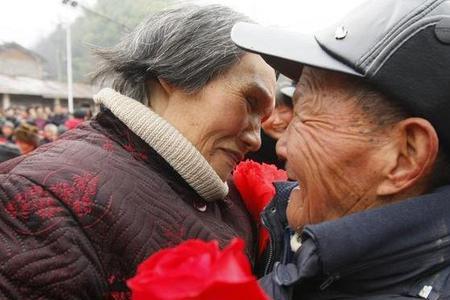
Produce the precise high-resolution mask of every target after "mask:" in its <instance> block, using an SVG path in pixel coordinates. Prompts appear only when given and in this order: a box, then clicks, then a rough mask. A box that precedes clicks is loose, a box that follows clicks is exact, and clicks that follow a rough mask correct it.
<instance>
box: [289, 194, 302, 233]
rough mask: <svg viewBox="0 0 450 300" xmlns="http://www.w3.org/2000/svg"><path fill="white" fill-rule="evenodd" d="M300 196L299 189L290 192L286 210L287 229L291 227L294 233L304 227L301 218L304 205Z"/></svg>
mask: <svg viewBox="0 0 450 300" xmlns="http://www.w3.org/2000/svg"><path fill="white" fill-rule="evenodd" d="M300 194H301V191H300V188H299V187H296V188H295V189H293V190H292V192H291V195H290V196H289V203H288V205H287V209H286V217H287V220H288V224H289V227H291V229H292V230H294V231H301V230H302V229H303V226H304V225H305V220H304V218H303V215H304V211H303V209H304V203H303V201H302V198H301V195H300Z"/></svg>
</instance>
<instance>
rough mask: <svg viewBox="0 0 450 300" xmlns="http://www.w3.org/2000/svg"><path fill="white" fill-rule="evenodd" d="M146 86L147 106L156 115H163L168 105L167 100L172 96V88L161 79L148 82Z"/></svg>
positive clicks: (173, 89)
mask: <svg viewBox="0 0 450 300" xmlns="http://www.w3.org/2000/svg"><path fill="white" fill-rule="evenodd" d="M147 85H148V99H147V103H148V106H149V107H151V109H152V110H153V111H154V112H156V113H157V114H159V115H161V116H162V115H164V113H165V110H166V109H167V106H168V104H169V100H170V98H171V97H172V95H173V94H174V91H175V88H174V86H173V85H172V84H170V83H168V82H167V81H165V80H163V79H161V78H158V79H156V80H149V81H148V82H147Z"/></svg>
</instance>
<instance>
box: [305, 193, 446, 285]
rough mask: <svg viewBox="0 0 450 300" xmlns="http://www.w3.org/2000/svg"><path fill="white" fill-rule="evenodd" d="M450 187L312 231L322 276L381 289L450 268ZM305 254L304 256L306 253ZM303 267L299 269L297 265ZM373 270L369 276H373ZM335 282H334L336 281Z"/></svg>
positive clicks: (307, 234) (308, 234)
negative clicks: (449, 213)
mask: <svg viewBox="0 0 450 300" xmlns="http://www.w3.org/2000/svg"><path fill="white" fill-rule="evenodd" d="M449 211H450V186H446V187H442V188H440V189H438V190H436V191H434V192H433V193H430V194H426V195H422V196H419V197H415V198H411V199H408V200H405V201H402V202H399V203H395V204H392V205H387V206H384V207H380V208H377V209H372V210H368V211H364V212H360V213H355V214H352V215H349V216H346V217H343V218H340V219H338V220H335V221H330V222H323V223H320V224H316V225H309V226H306V227H305V229H304V231H303V237H304V239H306V240H307V239H312V240H313V241H314V244H315V246H316V248H317V251H316V253H318V255H319V256H320V261H321V269H322V272H321V273H322V274H324V275H329V276H330V277H329V278H331V281H333V279H336V278H341V280H340V282H342V281H344V284H345V279H346V278H347V279H348V280H351V281H353V282H355V281H356V282H358V286H359V289H361V290H379V289H382V288H383V287H386V286H392V285H393V284H394V283H400V282H407V281H410V280H415V278H418V277H419V278H420V277H423V276H424V274H433V272H436V270H440V269H443V268H445V267H447V266H449V265H450V255H449V252H450V251H449V249H450V234H449V233H450V218H449V217H448V212H449ZM300 255H301V251H300ZM297 266H298V264H297ZM368 271H369V272H368ZM330 283H331V282H330Z"/></svg>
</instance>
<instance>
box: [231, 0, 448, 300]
mask: <svg viewBox="0 0 450 300" xmlns="http://www.w3.org/2000/svg"><path fill="white" fill-rule="evenodd" d="M232 38H233V40H234V41H235V43H237V44H238V45H239V46H240V47H242V48H244V49H248V50H251V51H253V52H256V53H260V54H262V55H263V57H264V58H265V60H266V61H267V62H268V63H269V64H270V65H272V66H273V67H274V68H275V69H278V70H279V71H280V72H281V73H283V74H285V75H287V76H289V77H291V78H293V79H299V82H298V85H297V87H296V91H295V94H294V103H295V107H294V110H295V117H294V119H293V121H292V122H291V124H290V126H289V128H288V130H287V132H286V133H285V134H284V136H283V137H282V138H281V140H280V141H279V145H278V150H279V153H280V154H281V155H282V156H285V157H286V158H287V162H288V167H287V168H288V173H289V175H290V177H291V178H294V179H296V180H297V181H298V182H299V188H294V189H292V192H290V193H287V192H286V186H284V189H282V188H283V187H282V188H281V189H280V186H278V188H279V194H278V195H277V196H276V197H275V199H274V201H273V202H272V203H271V204H270V205H269V207H268V208H267V209H266V211H265V212H264V213H263V221H264V223H265V224H266V225H267V226H268V227H269V231H270V233H271V237H272V238H273V239H272V244H271V251H270V253H274V255H269V257H268V260H267V262H268V265H267V266H266V271H267V272H266V273H267V274H266V276H265V277H264V278H263V279H262V280H261V284H262V286H263V287H264V288H265V289H266V291H267V292H268V293H269V294H270V295H271V296H272V297H273V298H274V299H394V298H395V299H411V298H419V299H450V235H449V233H450V185H449V184H450V164H449V157H450V121H449V120H448V118H449V116H450V1H448V0H447V1H442V0H433V1H423V0H421V1H418V0H381V1H371V2H368V3H365V4H364V5H363V6H361V7H360V8H358V9H357V10H355V11H354V12H353V13H351V14H350V15H349V16H348V17H347V18H344V19H343V20H341V21H340V22H339V23H338V24H337V26H333V27H332V28H330V29H328V30H324V31H321V32H319V33H316V34H315V35H310V36H308V35H300V34H294V33H287V32H282V31H279V30H275V29H269V28H263V27H260V26H258V25H253V24H245V23H239V24H237V25H235V27H234V28H233V32H232ZM287 188H288V191H290V190H289V189H291V188H292V187H291V186H290V187H287ZM283 194H290V195H289V202H288V204H287V199H286V198H287V197H283ZM283 201H284V202H283ZM286 205H287V212H286V214H284V211H283V208H284V207H286ZM286 218H287V221H286ZM285 224H286V225H287V224H289V227H290V228H291V230H292V231H293V232H295V234H291V235H289V234H286V233H285V232H283V230H284V225H285ZM283 236H284V238H283ZM286 236H287V237H286ZM274 261H275V263H274V264H273V262H274ZM272 266H273V267H272ZM269 271H270V272H269Z"/></svg>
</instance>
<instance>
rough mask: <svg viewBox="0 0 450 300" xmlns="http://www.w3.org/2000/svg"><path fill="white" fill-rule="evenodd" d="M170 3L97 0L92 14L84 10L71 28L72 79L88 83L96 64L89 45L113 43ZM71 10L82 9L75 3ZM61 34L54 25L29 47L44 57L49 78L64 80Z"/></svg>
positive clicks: (64, 54) (64, 46)
mask: <svg viewBox="0 0 450 300" xmlns="http://www.w3.org/2000/svg"><path fill="white" fill-rule="evenodd" d="M173 4H174V1H171V0H152V1H149V0H97V2H96V3H95V5H94V6H93V7H92V9H91V10H92V11H94V12H96V13H92V12H90V11H89V10H84V12H83V14H82V15H81V16H80V17H78V18H77V19H76V20H75V21H74V22H73V23H72V27H71V29H72V68H73V78H74V81H81V82H89V73H90V72H92V71H93V70H94V68H95V65H96V63H95V57H93V55H92V54H91V49H92V48H94V47H108V46H112V45H114V44H115V43H117V42H118V41H119V39H120V38H121V36H122V35H123V34H124V33H126V32H127V31H129V30H131V29H133V28H134V27H135V26H136V25H137V24H138V23H139V22H141V21H142V20H143V18H144V17H145V16H146V15H148V14H150V13H152V12H157V11H160V10H162V9H164V8H167V7H168V6H171V5H173ZM68 9H69V8H68ZM73 9H83V8H82V7H79V6H77V7H75V8H73ZM101 15H103V16H104V17H102V16H101ZM108 18H109V19H111V20H108ZM112 20H114V21H112ZM121 24H123V25H121ZM65 34H66V32H65V29H64V28H63V27H62V26H58V27H57V28H55V30H54V31H53V32H52V33H51V34H49V35H48V36H47V37H45V38H43V39H41V40H40V41H39V42H37V43H36V45H35V46H34V47H33V50H34V51H36V52H37V53H39V54H40V55H42V56H43V57H44V58H45V59H46V60H47V68H46V71H47V77H48V78H49V79H53V80H60V81H64V80H66V44H65V41H66V36H65Z"/></svg>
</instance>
